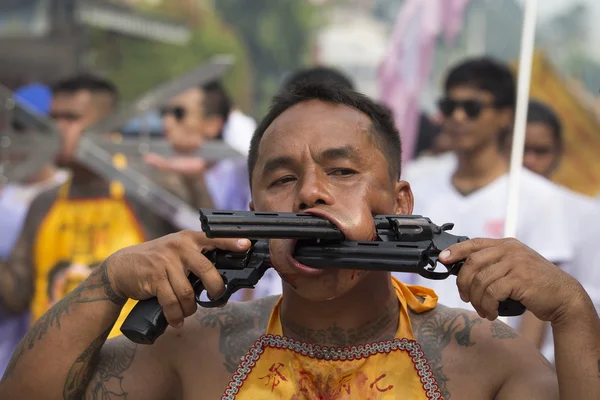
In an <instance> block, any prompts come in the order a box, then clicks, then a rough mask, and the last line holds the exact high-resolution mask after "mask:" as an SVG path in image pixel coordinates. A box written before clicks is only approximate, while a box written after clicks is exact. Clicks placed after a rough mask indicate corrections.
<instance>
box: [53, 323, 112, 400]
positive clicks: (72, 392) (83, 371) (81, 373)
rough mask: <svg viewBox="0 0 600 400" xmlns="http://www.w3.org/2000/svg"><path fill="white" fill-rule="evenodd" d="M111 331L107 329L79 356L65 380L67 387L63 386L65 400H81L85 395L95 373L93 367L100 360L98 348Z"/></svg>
mask: <svg viewBox="0 0 600 400" xmlns="http://www.w3.org/2000/svg"><path fill="white" fill-rule="evenodd" d="M109 333H110V329H107V330H106V331H105V332H103V333H102V335H100V336H99V337H98V338H97V339H96V340H94V341H93V342H92V343H91V344H90V345H89V346H88V348H87V349H85V351H84V352H83V353H81V355H80V356H79V357H77V360H75V363H74V364H73V366H71V369H70V370H69V373H68V374H67V379H66V380H65V387H64V388H63V399H64V400H79V399H81V398H82V397H83V395H84V393H85V391H86V388H87V386H88V384H89V383H90V381H91V380H92V376H93V375H94V370H93V367H94V366H95V365H96V364H97V362H98V355H99V352H98V350H99V349H100V348H101V347H102V345H103V344H104V341H105V340H106V338H107V337H108V334H109Z"/></svg>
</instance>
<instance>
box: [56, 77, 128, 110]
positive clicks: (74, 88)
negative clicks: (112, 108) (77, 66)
mask: <svg viewBox="0 0 600 400" xmlns="http://www.w3.org/2000/svg"><path fill="white" fill-rule="evenodd" d="M81 90H86V91H89V92H91V93H94V94H96V93H105V94H108V95H109V96H110V97H111V98H112V101H113V104H116V103H118V101H119V97H120V95H119V89H117V86H116V85H115V84H114V83H112V82H111V81H109V80H108V79H104V78H102V77H99V76H96V75H91V74H80V75H74V76H71V77H68V78H65V79H62V80H60V81H58V82H56V83H55V84H54V85H52V93H53V94H54V95H56V94H60V93H66V94H75V93H76V92H79V91H81Z"/></svg>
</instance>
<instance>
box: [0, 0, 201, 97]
mask: <svg viewBox="0 0 600 400" xmlns="http://www.w3.org/2000/svg"><path fill="white" fill-rule="evenodd" d="M126 3H127V0H122V1H118V2H117V1H108V0H2V1H0V83H2V84H4V85H6V86H8V87H10V88H15V87H17V86H20V85H22V84H24V83H27V82H31V81H38V82H43V83H47V82H51V81H54V80H56V79H57V78H59V77H62V76H64V75H67V74H71V73H73V72H75V71H78V70H83V69H87V68H88V67H89V65H87V59H86V55H87V51H88V50H89V48H90V44H91V42H90V36H89V35H88V33H89V31H90V28H93V29H96V30H100V31H103V32H110V33H111V34H113V35H125V36H128V37H134V38H138V39H140V40H151V41H157V42H164V43H170V44H183V43H185V42H186V41H187V40H188V38H189V37H190V32H189V30H188V29H187V28H186V27H185V25H184V24H183V23H181V22H180V21H173V20H168V19H164V18H157V17H156V16H152V17H151V16H148V15H146V14H144V13H140V12H139V11H136V10H135V9H134V8H132V7H131V6H129V5H127V4H126Z"/></svg>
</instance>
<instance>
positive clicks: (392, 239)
mask: <svg viewBox="0 0 600 400" xmlns="http://www.w3.org/2000/svg"><path fill="white" fill-rule="evenodd" d="M200 220H201V222H202V230H203V231H204V232H205V233H206V236H207V237H209V238H248V239H251V241H252V246H251V247H250V249H249V250H247V251H246V252H243V253H235V252H231V251H225V250H218V249H217V250H212V251H208V252H205V253H204V256H205V257H206V258H208V259H209V260H210V261H211V262H212V263H213V264H214V265H215V266H216V268H217V270H218V271H219V272H220V274H221V277H222V278H223V281H224V283H225V291H224V292H223V294H222V295H221V296H220V297H219V298H217V299H209V300H208V301H204V300H202V299H201V295H202V293H203V292H204V286H203V285H202V282H201V281H200V279H199V278H197V277H196V276H194V275H193V274H190V275H189V276H188V279H189V280H190V283H191V284H192V287H193V288H194V292H195V293H196V301H197V303H198V304H200V305H201V306H203V307H219V306H222V305H224V304H225V303H227V301H228V300H229V298H230V297H231V295H233V294H234V293H235V292H237V291H238V290H240V289H244V288H254V287H255V285H256V284H257V283H258V281H259V280H260V279H261V278H262V276H263V275H264V273H265V272H266V270H267V269H268V268H270V267H271V264H270V260H269V245H268V241H267V240H264V239H296V240H298V243H297V244H296V248H295V251H294V258H295V259H296V260H298V262H300V263H302V264H304V265H307V266H310V267H313V268H323V269H325V268H344V269H360V270H376V271H393V272H409V273H415V274H419V275H421V276H423V277H425V278H427V279H435V280H439V279H446V278H448V277H449V276H450V275H458V272H459V271H460V268H461V267H462V265H463V261H461V262H458V263H456V264H453V265H443V264H441V263H439V264H438V256H439V254H440V253H441V252H442V251H443V250H444V249H446V248H447V247H449V246H451V245H453V244H456V243H459V242H462V241H465V240H468V239H469V238H467V237H464V236H455V235H452V234H450V233H448V232H447V231H449V230H451V229H452V228H453V224H444V225H442V226H438V225H436V224H434V223H433V222H431V220H430V219H429V218H425V217H422V216H419V215H378V216H375V217H374V222H375V228H376V232H377V238H376V240H375V241H364V242H362V241H345V240H344V239H345V237H344V234H343V233H342V232H341V231H340V230H339V229H338V228H337V227H336V226H335V225H334V224H333V223H331V222H330V221H328V220H326V219H324V218H321V217H317V216H314V215H310V214H302V213H269V212H250V211H216V210H208V209H201V210H200ZM261 239H262V240H261ZM440 266H441V267H440ZM440 268H441V269H443V271H440ZM498 311H499V315H500V316H518V315H521V314H523V313H524V312H525V307H524V306H523V305H522V304H521V303H519V302H517V301H514V300H512V299H507V300H505V301H503V302H501V303H500V306H499V310H498ZM167 325H168V324H167V321H166V319H165V316H164V314H163V310H162V307H161V306H160V304H158V301H157V299H156V298H152V299H148V300H143V301H140V302H139V303H138V304H137V305H136V306H135V307H134V308H133V310H132V311H131V313H130V314H129V316H128V317H127V319H126V320H125V322H124V323H123V325H122V327H121V331H122V332H123V334H124V335H125V336H126V337H127V338H129V339H130V340H131V341H133V342H136V343H140V344H152V343H154V341H155V340H156V339H157V338H158V337H159V336H160V335H162V334H163V333H164V331H165V329H166V327H167Z"/></svg>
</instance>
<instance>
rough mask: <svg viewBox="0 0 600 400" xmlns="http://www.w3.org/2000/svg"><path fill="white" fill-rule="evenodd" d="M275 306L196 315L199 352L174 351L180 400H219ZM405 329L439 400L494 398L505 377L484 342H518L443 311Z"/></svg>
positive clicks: (348, 335)
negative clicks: (179, 360)
mask: <svg viewBox="0 0 600 400" xmlns="http://www.w3.org/2000/svg"><path fill="white" fill-rule="evenodd" d="M275 302H276V297H270V298H267V299H263V300H260V301H256V302H251V303H245V304H242V303H238V304H235V305H231V306H227V307H225V308H222V309H216V310H200V311H198V313H197V314H196V316H195V321H194V323H195V324H196V323H198V324H199V328H200V329H201V330H202V332H203V340H202V343H201V344H200V343H198V342H196V343H198V346H199V347H197V348H196V349H195V351H190V348H189V347H187V344H188V343H190V342H188V340H190V341H191V340H192V339H191V338H189V339H188V340H185V339H182V340H183V342H182V343H181V345H182V346H180V347H182V348H186V349H187V350H186V351H185V352H182V356H183V357H184V358H186V359H187V360H186V361H185V362H184V365H185V366H182V370H183V375H182V376H181V377H180V378H181V382H182V384H183V386H184V389H183V393H189V395H188V396H183V397H184V398H194V397H193V396H192V394H193V393H196V394H197V393H206V396H205V397H204V398H206V399H211V398H218V397H219V396H220V395H221V394H222V391H223V390H224V388H225V387H226V386H227V384H228V383H229V380H230V379H231V376H232V374H233V373H234V372H235V369H236V368H237V366H238V364H239V362H240V359H241V357H242V356H244V355H245V354H246V352H247V351H248V349H249V348H250V347H251V346H252V344H253V343H254V341H256V339H258V338H259V336H260V335H262V334H263V333H265V331H266V328H267V324H268V320H269V316H270V313H271V311H272V309H273V306H274V304H275ZM377 323H380V321H377ZM411 324H412V328H413V332H414V335H415V337H416V339H417V341H418V342H419V343H420V345H421V347H422V349H423V351H424V352H425V354H426V356H427V359H428V362H429V365H430V366H431V368H432V370H433V372H434V374H435V377H436V380H437V382H438V385H439V387H440V390H441V392H442V394H443V395H444V399H445V400H450V399H463V398H478V399H493V398H494V397H495V394H496V393H497V391H498V390H499V388H500V386H501V384H502V382H503V380H504V379H505V377H506V374H505V373H504V372H503V368H501V367H499V365H497V364H496V363H494V362H492V360H493V359H495V358H496V357H498V355H497V353H498V351H497V348H496V349H494V348H493V347H494V346H491V347H490V342H491V341H500V342H502V343H504V344H503V345H507V342H508V341H511V340H512V339H515V338H517V336H518V335H517V334H516V333H515V332H514V331H513V330H512V329H511V328H509V327H508V326H506V325H504V324H503V323H501V322H493V323H492V322H489V321H487V320H482V319H481V318H479V317H478V316H477V315H476V314H474V313H471V312H468V311H464V310H457V309H449V308H446V307H444V306H438V307H436V309H435V310H433V311H430V312H427V313H424V314H420V315H419V314H413V313H411ZM384 325H387V324H384ZM333 328H334V327H332V329H333ZM207 332H210V333H207ZM329 333H330V334H331V332H329ZM323 334H324V335H326V334H327V332H325V331H324V332H323ZM335 335H336V338H337V339H336V340H342V339H340V338H341V337H342V336H343V337H344V338H343V341H350V342H352V341H353V338H354V337H355V336H356V332H354V331H348V332H345V331H344V332H341V331H339V329H338V330H336V332H335ZM344 335H345V336H344ZM310 337H320V335H319V334H317V333H314V332H312V333H310V334H309V335H308V336H307V338H310ZM184 344H185V345H184ZM194 347H195V346H194ZM184 353H185V354H184ZM207 357H208V360H207V359H206V358H207ZM201 360H203V361H204V362H205V363H206V367H203V368H201V370H202V371H203V372H202V373H199V369H198V365H199V363H202V361H201ZM217 360H218V362H217ZM202 364H204V363H202ZM200 375H201V376H200ZM208 388H210V389H208ZM207 389H208V392H207Z"/></svg>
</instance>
